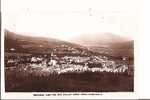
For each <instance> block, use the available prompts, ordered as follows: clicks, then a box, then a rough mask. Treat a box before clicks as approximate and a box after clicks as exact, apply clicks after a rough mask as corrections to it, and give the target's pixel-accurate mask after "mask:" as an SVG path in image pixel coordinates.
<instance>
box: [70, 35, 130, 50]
mask: <svg viewBox="0 0 150 100" xmlns="http://www.w3.org/2000/svg"><path fill="white" fill-rule="evenodd" d="M71 41H73V42H75V43H80V44H81V45H85V46H104V47H108V46H111V45H112V44H116V43H124V42H128V41H132V40H130V39H128V38H127V37H122V36H118V35H115V34H112V33H97V34H96V35H95V34H94V35H92V34H82V35H80V36H78V37H74V38H72V39H71Z"/></svg>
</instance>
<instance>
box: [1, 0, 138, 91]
mask: <svg viewBox="0 0 150 100" xmlns="http://www.w3.org/2000/svg"><path fill="white" fill-rule="evenodd" d="M14 1H15V0H14ZM16 1H17V0H16ZM39 1H40V0H39ZM41 2H42V1H41ZM120 4H122V3H121V2H120ZM27 5H28V4H24V6H22V5H19V7H20V8H19V7H18V6H17V7H18V8H17V7H16V8H15V7H14V8H13V9H12V8H11V7H10V8H9V7H7V10H6V11H5V13H4V14H5V15H4V16H5V18H4V26H3V28H4V86H5V87H4V88H5V92H9V93H11V92H18V93H19V92H22V93H25V92H134V91H135V88H134V87H135V86H134V79H135V73H134V71H135V69H136V67H135V65H134V47H135V46H134V40H135V36H136V34H137V33H138V11H137V9H136V7H135V8H134V7H133V8H132V5H129V7H130V6H131V8H132V9H125V6H122V8H121V6H119V7H120V9H117V8H114V7H110V8H111V9H110V8H108V7H107V6H103V5H102V4H100V5H101V6H99V4H98V5H96V3H94V5H92V6H84V9H82V8H81V7H80V8H81V9H73V8H72V9H68V8H66V9H62V10H61V9H51V6H52V4H51V6H49V4H48V3H47V4H46V3H45V5H44V6H45V7H44V6H41V8H39V7H36V6H35V5H34V4H32V5H29V6H27ZM122 5H123V4H122ZM8 6H9V5H8ZM81 6H82V5H81ZM8 8H9V9H8ZM112 8H113V9H112ZM16 9H17V10H16Z"/></svg>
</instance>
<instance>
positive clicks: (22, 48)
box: [5, 30, 86, 53]
mask: <svg viewBox="0 0 150 100" xmlns="http://www.w3.org/2000/svg"><path fill="white" fill-rule="evenodd" d="M62 45H63V46H68V47H73V48H76V49H83V50H84V49H86V48H85V47H84V46H81V45H78V44H75V43H70V42H66V41H61V40H57V39H53V38H45V37H31V36H23V35H19V34H16V33H14V32H10V31H8V30H5V52H10V51H11V49H12V48H13V49H14V52H17V53H19V52H20V53H50V52H51V51H52V50H53V49H54V48H56V47H59V46H62Z"/></svg>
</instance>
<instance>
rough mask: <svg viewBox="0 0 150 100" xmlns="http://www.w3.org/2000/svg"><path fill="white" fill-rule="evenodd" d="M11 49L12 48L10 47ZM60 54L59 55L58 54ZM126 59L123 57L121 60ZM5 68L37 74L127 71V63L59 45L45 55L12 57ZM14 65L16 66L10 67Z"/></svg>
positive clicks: (6, 62)
mask: <svg viewBox="0 0 150 100" xmlns="http://www.w3.org/2000/svg"><path fill="white" fill-rule="evenodd" d="M11 50H14V49H12V48H11ZM60 55H61V56H60ZM124 60H126V59H125V58H123V61H124ZM5 64H6V67H7V66H11V67H7V68H19V70H23V71H28V72H30V73H32V72H36V73H37V74H40V73H42V74H46V73H47V74H51V73H57V74H61V73H68V72H76V73H81V72H86V71H90V72H112V73H124V72H127V71H128V65H127V64H126V63H125V61H124V63H123V62H122V63H116V62H115V61H113V60H110V59H108V57H107V56H104V55H93V54H90V53H89V52H87V51H86V52H85V51H81V50H78V49H77V48H73V47H69V46H65V45H61V46H60V47H56V48H54V49H53V51H52V52H51V53H50V54H47V55H30V56H26V57H14V58H9V59H7V60H6V61H5ZM12 66H16V67H12Z"/></svg>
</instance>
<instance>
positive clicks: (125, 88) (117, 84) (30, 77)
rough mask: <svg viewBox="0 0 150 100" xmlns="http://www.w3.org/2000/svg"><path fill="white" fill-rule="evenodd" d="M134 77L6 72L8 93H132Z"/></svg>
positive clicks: (106, 74) (103, 73) (85, 73)
mask: <svg viewBox="0 0 150 100" xmlns="http://www.w3.org/2000/svg"><path fill="white" fill-rule="evenodd" d="M133 79H134V77H133V76H131V75H127V73H122V74H121V73H120V74H114V73H108V72H101V73H99V72H94V73H93V72H84V73H65V74H49V75H47V76H44V75H43V76H39V75H35V74H33V73H27V72H19V71H16V72H14V71H11V70H6V71H5V89H6V92H132V91H134V90H133V88H134V86H133V84H134V81H133Z"/></svg>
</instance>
